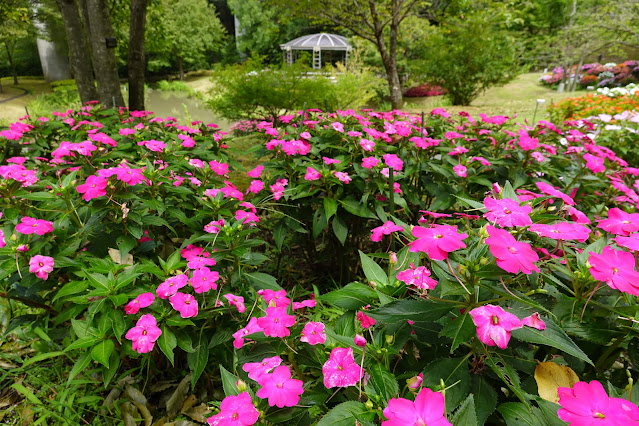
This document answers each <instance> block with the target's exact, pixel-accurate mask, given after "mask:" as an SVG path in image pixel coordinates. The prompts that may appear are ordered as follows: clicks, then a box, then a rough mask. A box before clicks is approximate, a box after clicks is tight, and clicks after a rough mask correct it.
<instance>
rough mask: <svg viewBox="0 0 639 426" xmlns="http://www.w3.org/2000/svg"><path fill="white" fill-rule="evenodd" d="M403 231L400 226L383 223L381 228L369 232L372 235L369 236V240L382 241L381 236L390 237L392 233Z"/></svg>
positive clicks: (388, 221)
mask: <svg viewBox="0 0 639 426" xmlns="http://www.w3.org/2000/svg"><path fill="white" fill-rule="evenodd" d="M403 230H404V228H402V227H401V226H399V225H395V224H394V223H393V222H391V221H390V220H387V221H386V223H384V224H383V225H382V226H378V227H377V228H374V229H372V230H371V232H372V233H373V235H371V240H373V241H382V236H384V235H390V234H392V233H393V232H401V231H403Z"/></svg>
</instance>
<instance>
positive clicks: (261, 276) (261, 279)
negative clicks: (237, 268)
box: [242, 272, 282, 290]
mask: <svg viewBox="0 0 639 426" xmlns="http://www.w3.org/2000/svg"><path fill="white" fill-rule="evenodd" d="M242 275H243V276H245V277H246V278H247V279H248V281H249V283H250V284H251V285H252V286H253V287H255V288H256V289H258V290H262V289H265V290H266V289H268V290H281V289H282V287H280V285H279V284H278V283H277V279H276V278H275V277H274V276H272V275H269V274H265V273H263V272H244V273H243V274H242Z"/></svg>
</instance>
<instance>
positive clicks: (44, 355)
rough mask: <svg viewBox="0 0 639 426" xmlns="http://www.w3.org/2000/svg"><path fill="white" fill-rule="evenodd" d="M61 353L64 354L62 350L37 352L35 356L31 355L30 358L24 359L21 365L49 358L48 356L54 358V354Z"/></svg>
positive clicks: (24, 365)
mask: <svg viewBox="0 0 639 426" xmlns="http://www.w3.org/2000/svg"><path fill="white" fill-rule="evenodd" d="M63 354H64V351H56V352H47V353H44V354H38V355H36V356H33V357H31V358H28V359H26V360H25V361H24V362H23V363H22V366H23V367H26V366H28V365H31V364H33V363H34V362H38V361H43V360H45V359H49V358H54V357H56V356H60V355H63Z"/></svg>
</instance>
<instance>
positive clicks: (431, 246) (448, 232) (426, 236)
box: [408, 225, 468, 260]
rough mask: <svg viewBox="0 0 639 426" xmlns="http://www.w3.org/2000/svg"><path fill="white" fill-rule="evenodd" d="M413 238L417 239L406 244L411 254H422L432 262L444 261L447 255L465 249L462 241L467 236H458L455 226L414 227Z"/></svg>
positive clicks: (464, 234)
mask: <svg viewBox="0 0 639 426" xmlns="http://www.w3.org/2000/svg"><path fill="white" fill-rule="evenodd" d="M413 236H414V237H417V239H416V240H415V241H413V242H411V243H409V244H408V246H409V250H410V251H412V252H420V251H421V252H424V253H426V254H427V255H428V257H430V258H431V259H433V260H444V259H446V258H447V257H448V253H450V252H452V251H455V250H459V249H462V248H466V244H464V242H463V241H462V240H463V239H465V238H467V237H468V234H466V233H463V234H459V233H458V232H457V226H451V225H435V226H433V227H431V228H424V227H423V226H415V227H414V228H413Z"/></svg>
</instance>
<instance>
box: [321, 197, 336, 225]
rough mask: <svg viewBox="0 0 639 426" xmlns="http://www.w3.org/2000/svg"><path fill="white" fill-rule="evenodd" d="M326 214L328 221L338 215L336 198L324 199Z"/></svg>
mask: <svg viewBox="0 0 639 426" xmlns="http://www.w3.org/2000/svg"><path fill="white" fill-rule="evenodd" d="M324 213H325V214H326V220H329V219H330V218H331V217H333V215H334V214H335V213H337V201H335V198H330V197H324Z"/></svg>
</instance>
